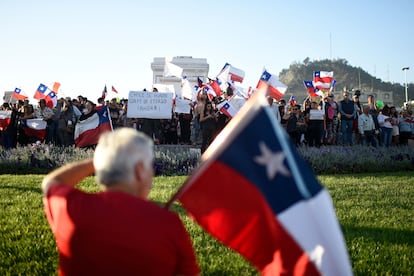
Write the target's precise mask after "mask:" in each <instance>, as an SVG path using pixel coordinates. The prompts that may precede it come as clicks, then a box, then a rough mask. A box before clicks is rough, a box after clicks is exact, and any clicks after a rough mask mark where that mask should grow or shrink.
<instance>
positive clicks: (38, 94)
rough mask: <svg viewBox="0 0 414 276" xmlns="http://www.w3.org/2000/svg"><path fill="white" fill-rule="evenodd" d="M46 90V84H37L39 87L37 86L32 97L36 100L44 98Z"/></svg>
mask: <svg viewBox="0 0 414 276" xmlns="http://www.w3.org/2000/svg"><path fill="white" fill-rule="evenodd" d="M46 90H47V86H46V85H44V84H43V83H41V84H39V87H38V88H37V90H36V92H35V94H34V96H33V98H35V99H37V100H40V99H44V98H46Z"/></svg>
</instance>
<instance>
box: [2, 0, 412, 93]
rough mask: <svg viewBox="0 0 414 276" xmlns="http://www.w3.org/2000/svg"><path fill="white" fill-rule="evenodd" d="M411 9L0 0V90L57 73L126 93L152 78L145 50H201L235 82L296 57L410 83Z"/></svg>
mask: <svg viewBox="0 0 414 276" xmlns="http://www.w3.org/2000/svg"><path fill="white" fill-rule="evenodd" d="M413 11H414V1H412V0H394V1H391V0H390V1H386V0H375V1H374V0H366V1H360V0H348V1H336V0H331V1H299V0H290V1H280V0H256V1H248V0H239V1H229V0H228V1H225V0H209V1H198V0H183V1H179V0H177V1H164V0H151V1H147V0H141V1H134V0H88V1H86V0H70V1H69V0H66V1H64V0H60V1H58V0H50V1H49V0H37V1H32V0H13V1H11V0H9V1H6V0H1V1H0V45H1V46H0V93H1V94H2V93H3V91H13V90H14V89H15V87H19V88H21V89H22V91H23V92H24V93H26V94H27V95H28V96H30V97H31V96H33V94H34V92H35V90H36V89H37V87H38V86H39V84H40V83H44V84H45V85H48V86H51V85H52V83H53V82H55V81H57V82H60V83H61V90H60V91H59V96H60V95H61V96H70V97H76V96H78V95H84V96H86V97H88V98H89V99H92V100H96V99H97V98H98V97H99V96H100V95H101V94H102V90H103V88H104V86H105V85H107V86H108V88H109V90H110V87H111V86H114V87H115V88H116V89H117V90H118V91H119V93H120V95H118V96H120V97H127V96H128V92H129V91H132V90H134V91H137V90H143V89H144V88H151V87H152V70H151V62H152V61H153V59H154V57H173V56H192V57H194V58H206V59H207V62H208V64H209V66H210V71H209V76H211V77H213V78H214V77H215V76H216V75H217V74H218V73H219V71H220V69H221V68H222V67H223V65H224V64H225V63H226V62H228V63H230V64H232V65H233V66H235V67H237V68H240V69H242V70H244V71H245V75H246V77H245V79H244V81H243V84H242V85H241V86H244V87H248V86H253V87H255V86H256V84H257V82H258V80H259V78H260V75H261V73H262V70H263V68H266V69H267V70H268V71H269V72H270V73H272V74H279V73H280V71H281V70H283V69H285V68H288V67H289V65H290V64H292V63H293V62H302V61H303V60H304V59H305V58H306V57H309V58H310V59H311V60H318V59H331V58H332V59H338V58H342V59H346V60H347V61H348V64H350V65H351V66H356V67H361V68H362V69H364V70H365V71H367V72H368V73H370V74H371V75H373V76H375V77H377V78H380V79H382V80H383V81H390V82H393V83H394V82H395V83H401V84H404V83H405V74H406V77H407V82H408V83H413V82H414V29H413V27H412V26H414V16H412V13H413ZM407 66H408V67H410V70H407V71H405V72H403V71H402V68H403V67H407ZM320 70H321V71H323V70H324V68H320ZM311 77H312V76H309V78H311ZM337 85H340V84H337ZM112 96H117V95H115V94H111V93H110V95H109V97H112Z"/></svg>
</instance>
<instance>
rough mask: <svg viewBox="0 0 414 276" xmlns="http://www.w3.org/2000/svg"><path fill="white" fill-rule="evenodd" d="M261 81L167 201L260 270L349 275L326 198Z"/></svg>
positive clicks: (337, 229)
mask: <svg viewBox="0 0 414 276" xmlns="http://www.w3.org/2000/svg"><path fill="white" fill-rule="evenodd" d="M266 90H267V88H264V87H262V89H260V90H259V92H258V93H255V94H254V96H253V97H252V99H250V100H249V101H247V103H246V104H245V106H243V108H242V109H241V110H240V111H239V113H238V114H237V115H236V116H235V117H234V118H233V119H232V120H231V121H230V122H229V124H228V125H227V126H226V128H225V129H224V130H223V131H222V132H221V133H220V135H219V136H218V137H217V138H216V139H215V140H214V142H213V143H212V144H211V146H210V147H209V148H208V149H207V150H206V152H205V153H204V154H203V156H202V161H201V164H200V166H199V167H198V169H197V170H196V171H195V172H194V173H193V174H192V175H191V176H190V177H189V179H188V180H187V181H186V183H184V185H183V186H182V187H181V188H180V190H179V191H178V192H177V194H176V195H175V196H174V197H173V198H172V199H171V200H170V202H169V203H168V204H167V206H169V205H170V204H171V203H172V202H173V201H174V200H176V199H178V200H179V201H180V202H181V203H182V205H183V206H184V208H185V209H186V210H187V211H188V213H189V214H190V215H191V216H192V217H193V218H194V219H195V220H196V221H197V222H198V223H199V224H200V225H201V226H202V227H203V228H204V229H205V230H206V231H207V232H209V233H210V234H212V235H213V236H214V237H216V238H217V239H218V240H220V241H221V242H222V243H223V244H224V245H226V246H229V247H230V248H232V249H234V250H236V251H237V252H239V253H240V254H241V255H242V256H244V257H245V258H246V259H247V260H248V261H249V262H251V263H252V264H253V265H254V266H255V267H256V268H257V269H258V270H259V271H260V272H261V273H262V274H263V275H279V274H288V275H352V269H351V265H350V261H349V257H348V253H347V249H346V246H345V242H344V239H343V236H342V232H341V229H340V226H339V223H338V221H337V218H336V215H335V211H334V208H333V204H332V200H331V197H330V195H329V193H328V192H327V190H326V189H324V188H323V187H322V186H321V185H320V184H319V182H318V181H317V180H316V177H315V175H314V173H313V172H312V170H311V169H310V167H309V166H308V164H307V163H306V162H305V161H304V160H303V159H302V158H301V157H300V156H299V154H298V153H297V151H296V150H295V147H294V146H293V145H292V144H291V143H290V142H289V139H288V138H287V136H286V133H285V132H284V130H283V129H282V127H281V126H280V124H279V123H277V120H276V118H275V117H274V114H273V113H272V112H271V110H270V109H269V107H268V103H267V101H266V98H265V95H266Z"/></svg>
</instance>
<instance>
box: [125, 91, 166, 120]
mask: <svg viewBox="0 0 414 276" xmlns="http://www.w3.org/2000/svg"><path fill="white" fill-rule="evenodd" d="M172 98H173V93H171V92H146V91H130V92H129V94H128V115H127V117H128V118H147V119H171V117H172Z"/></svg>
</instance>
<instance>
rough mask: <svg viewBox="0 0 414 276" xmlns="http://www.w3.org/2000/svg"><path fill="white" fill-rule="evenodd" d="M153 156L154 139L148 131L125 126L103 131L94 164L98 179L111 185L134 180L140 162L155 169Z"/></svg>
mask: <svg viewBox="0 0 414 276" xmlns="http://www.w3.org/2000/svg"><path fill="white" fill-rule="evenodd" d="M153 160H154V152H153V142H152V141H151V140H150V139H149V138H148V137H147V136H146V135H145V134H144V133H142V132H139V131H137V130H135V129H132V128H126V127H125V128H119V129H117V130H115V131H113V132H106V133H104V134H102V135H101V137H100V138H99V142H98V146H97V147H96V149H95V154H94V157H93V164H94V167H95V174H96V179H97V181H98V183H100V184H103V185H105V186H110V185H111V184H116V183H121V182H122V183H131V184H132V183H133V182H134V181H135V175H134V168H135V165H136V164H137V162H143V164H144V166H145V168H146V169H152V168H151V167H152V164H153Z"/></svg>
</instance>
